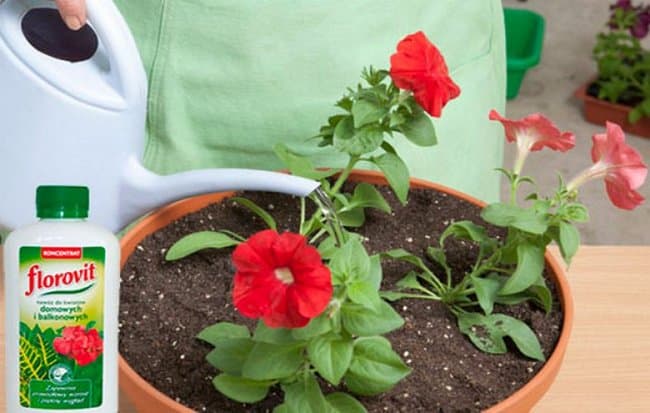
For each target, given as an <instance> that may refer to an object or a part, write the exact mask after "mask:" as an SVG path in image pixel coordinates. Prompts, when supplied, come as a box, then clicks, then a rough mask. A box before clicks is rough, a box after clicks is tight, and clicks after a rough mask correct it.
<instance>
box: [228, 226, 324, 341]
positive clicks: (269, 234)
mask: <svg viewBox="0 0 650 413" xmlns="http://www.w3.org/2000/svg"><path fill="white" fill-rule="evenodd" d="M232 259H233V263H234V264H235V268H236V271H237V272H236V273H235V282H234V288H233V292H232V295H233V301H234V303H235V307H236V308H237V310H239V312H240V313H241V314H243V315H244V316H246V317H250V318H262V319H263V320H264V323H265V324H266V325H267V326H269V327H273V328H278V327H284V328H298V327H304V326H306V325H307V324H308V323H309V320H310V319H312V318H314V317H316V316H318V315H320V314H321V313H322V312H323V311H324V310H325V308H326V307H327V305H328V304H329V302H330V299H331V298H332V291H333V289H332V277H331V274H330V270H329V269H328V268H327V267H326V266H325V265H324V264H323V262H322V259H321V256H320V254H319V253H318V250H316V248H314V247H312V246H310V245H309V244H307V240H306V239H305V237H303V236H302V235H299V234H294V233H291V232H285V233H283V234H278V233H277V232H276V231H273V230H265V231H261V232H258V233H257V234H254V235H253V236H251V237H250V238H249V239H248V240H247V241H246V242H244V243H241V244H239V245H238V246H237V248H236V249H235V251H234V252H233V254H232Z"/></svg>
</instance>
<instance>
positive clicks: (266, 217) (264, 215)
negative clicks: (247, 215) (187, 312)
mask: <svg viewBox="0 0 650 413" xmlns="http://www.w3.org/2000/svg"><path fill="white" fill-rule="evenodd" d="M230 200H231V201H233V202H235V203H237V204H239V205H241V206H243V207H245V208H248V209H249V210H250V211H251V212H252V213H254V214H255V215H257V216H258V217H260V218H261V219H262V221H264V223H265V224H266V226H267V227H269V228H270V229H274V230H277V229H278V224H276V223H275V219H273V217H272V216H271V214H269V213H268V212H266V211H265V210H264V209H263V208H262V207H260V206H259V205H257V204H256V203H255V202H253V201H251V200H250V199H246V198H241V197H238V196H236V197H233V198H230Z"/></svg>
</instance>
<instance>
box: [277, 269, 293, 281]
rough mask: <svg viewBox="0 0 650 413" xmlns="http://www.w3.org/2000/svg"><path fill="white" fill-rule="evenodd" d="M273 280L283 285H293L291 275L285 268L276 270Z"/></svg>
mask: <svg viewBox="0 0 650 413" xmlns="http://www.w3.org/2000/svg"><path fill="white" fill-rule="evenodd" d="M275 278H277V279H278V280H280V281H282V282H283V283H284V284H287V285H288V284H293V274H292V273H291V270H290V269H289V268H287V267H282V268H276V270H275Z"/></svg>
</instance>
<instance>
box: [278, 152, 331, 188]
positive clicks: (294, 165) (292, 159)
mask: <svg viewBox="0 0 650 413" xmlns="http://www.w3.org/2000/svg"><path fill="white" fill-rule="evenodd" d="M273 151H274V152H275V154H276V156H277V157H278V158H280V160H281V161H282V162H283V163H284V164H285V165H286V167H287V169H289V171H290V172H291V173H292V174H293V175H297V176H302V177H304V178H308V179H314V180H317V181H319V180H321V179H324V178H328V177H330V176H332V175H334V174H335V173H336V172H337V170H336V169H330V170H327V171H319V170H317V169H316V168H315V167H314V165H313V164H312V163H311V160H309V158H307V157H304V156H301V155H298V154H296V153H294V152H291V150H290V149H289V148H288V147H287V145H285V144H283V143H278V144H276V145H275V146H274V147H273Z"/></svg>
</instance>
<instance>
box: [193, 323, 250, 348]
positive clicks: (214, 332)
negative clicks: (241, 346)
mask: <svg viewBox="0 0 650 413" xmlns="http://www.w3.org/2000/svg"><path fill="white" fill-rule="evenodd" d="M250 336H251V334H250V332H249V331H248V328H247V327H246V326H240V325H237V324H233V323H228V322H221V323H217V324H213V325H211V326H209V327H206V328H204V329H203V330H202V331H201V332H200V333H199V334H197V336H196V337H197V338H198V339H201V340H203V341H205V342H206V343H210V344H212V345H213V346H216V345H217V344H218V343H219V342H220V341H222V340H228V339H231V338H249V337H250Z"/></svg>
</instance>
